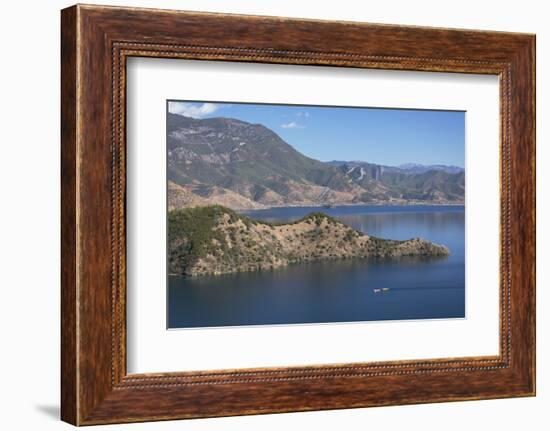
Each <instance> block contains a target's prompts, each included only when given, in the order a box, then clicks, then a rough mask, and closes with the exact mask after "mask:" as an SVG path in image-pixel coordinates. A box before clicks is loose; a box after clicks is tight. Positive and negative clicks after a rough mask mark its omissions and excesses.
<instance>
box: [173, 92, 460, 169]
mask: <svg viewBox="0 0 550 431" xmlns="http://www.w3.org/2000/svg"><path fill="white" fill-rule="evenodd" d="M168 109H169V111H170V112H172V113H177V114H182V115H187V116H190V117H194V118H213V117H230V118H237V119H239V120H243V121H247V122H250V123H260V124H263V125H264V126H266V127H268V128H270V129H272V130H273V131H274V132H276V133H277V134H278V135H279V136H280V137H281V138H282V139H284V140H285V141H286V142H288V143H289V144H290V145H292V146H293V147H294V148H296V149H297V150H298V151H300V152H301V153H303V154H305V155H307V156H309V157H312V158H314V159H317V160H322V161H329V160H360V161H366V162H371V163H377V164H382V165H389V166H396V165H399V164H402V163H421V164H445V165H455V166H460V167H464V144H465V137H464V133H465V113H464V112H462V111H428V110H410V109H376V108H340V107H324V106H323V107H321V106H305V105H271V104H244V103H219V102H180V101H177V102H176V101H169V108H168Z"/></svg>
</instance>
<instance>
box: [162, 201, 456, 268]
mask: <svg viewBox="0 0 550 431" xmlns="http://www.w3.org/2000/svg"><path fill="white" fill-rule="evenodd" d="M168 230H169V232H168V248H169V250H168V255H169V272H170V274H176V275H186V276H192V277H194V276H203V275H219V274H229V273H235V272H244V271H257V270H267V269H275V268H280V267H283V266H286V265H289V264H292V263H297V262H310V261H318V260H325V259H347V258H365V257H381V258H397V257H401V256H446V255H448V254H449V250H448V249H447V247H445V246H443V245H438V244H434V243H432V242H429V241H426V240H424V239H420V238H413V239H409V240H405V241H397V240H389V239H382V238H377V237H374V236H370V235H365V234H363V233H361V232H359V231H356V230H355V229H353V228H351V227H349V226H347V225H345V224H343V223H342V222H340V221H338V220H336V219H334V218H332V217H330V216H328V215H326V214H324V213H321V212H315V213H311V214H309V215H307V216H305V217H303V218H301V219H300V220H297V221H294V222H290V223H285V224H271V223H267V222H263V221H258V220H255V219H252V218H249V217H246V216H243V215H241V214H238V213H237V212H235V211H233V210H231V209H229V208H226V207H223V206H220V205H212V206H196V207H191V208H184V209H177V210H172V211H170V212H169V215H168Z"/></svg>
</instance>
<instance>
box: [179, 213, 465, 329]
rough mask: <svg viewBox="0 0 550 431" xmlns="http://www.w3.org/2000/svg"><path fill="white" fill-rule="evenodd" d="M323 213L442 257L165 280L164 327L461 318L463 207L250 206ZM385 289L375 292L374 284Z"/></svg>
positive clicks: (280, 216)
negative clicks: (440, 251) (440, 247)
mask: <svg viewBox="0 0 550 431" xmlns="http://www.w3.org/2000/svg"><path fill="white" fill-rule="evenodd" d="M313 211H322V212H324V213H326V214H328V215H331V216H333V217H336V218H338V219H339V220H341V221H342V222H343V223H345V224H347V225H349V226H352V227H354V228H355V229H357V230H360V231H362V232H364V233H367V234H370V235H374V236H378V237H382V238H391V239H408V238H412V237H421V238H425V239H428V240H430V241H433V242H436V243H438V244H444V245H446V246H447V247H448V248H449V249H450V252H451V254H450V255H449V256H448V257H445V258H426V257H408V258H401V259H351V260H336V261H325V262H315V263H304V264H294V265H290V266H287V267H285V268H280V269H276V270H273V271H261V272H252V273H239V274H231V275H223V276H211V277H197V278H187V277H178V276H170V277H169V280H168V327H169V328H196V327H213V326H236V325H265V324H294V323H329V322H357V321H373V320H404V319H435V318H460V317H464V311H465V305H464V304H465V295H464V269H465V266H464V233H465V231H464V207H463V206H345V207H334V208H316V207H297V208H273V209H268V210H258V211H249V212H246V213H244V214H246V215H248V216H250V217H253V218H257V219H261V220H267V221H272V222H273V221H277V222H281V221H291V220H296V219H299V218H301V217H303V216H304V215H306V214H309V213H310V212H313ZM381 288H389V290H388V291H387V292H378V293H375V291H374V289H381Z"/></svg>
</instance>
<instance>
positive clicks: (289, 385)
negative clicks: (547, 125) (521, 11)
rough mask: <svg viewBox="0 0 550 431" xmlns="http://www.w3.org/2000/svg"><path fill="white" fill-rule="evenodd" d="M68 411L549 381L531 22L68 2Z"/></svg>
mask: <svg viewBox="0 0 550 431" xmlns="http://www.w3.org/2000/svg"><path fill="white" fill-rule="evenodd" d="M61 45H62V46H61V48H62V64H61V71H62V94H61V102H62V103H61V107H62V112H61V117H62V153H61V162H62V184H61V189H62V286H61V290H62V328H61V329H62V334H61V335H62V337H61V338H62V345H61V350H62V364H61V366H62V382H61V386H62V390H61V393H62V400H61V414H62V419H63V420H65V421H67V422H69V423H72V424H75V425H92V424H106V423H119V422H139V421H153V420H167V419H180V418H199V417H213V416H229V415H241V414H259V413H274V412H290V411H307V410H321V409H340V408H353V407H370V406H382V405H396V404H413V403H430V402H442V401H456V400H475V399H490V398H503V397H519V396H533V395H534V394H535V108H534V100H535V77H534V73H535V72H534V71H535V36H534V35H530V34H517V33H504V32H502V33H501V32H487V31H472V30H451V29H436V28H422V27H403V26H391V25H378V24H366V23H353V22H331V21H315V20H298V19H287V18H278V17H255V16H242V15H222V14H212V13H197V12H179V11H167V10H149V9H134V8H119V7H104V6H93V5H86V6H83V5H77V6H73V7H70V8H68V9H65V10H63V11H62V27H61Z"/></svg>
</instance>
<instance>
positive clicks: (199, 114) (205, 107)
mask: <svg viewBox="0 0 550 431" xmlns="http://www.w3.org/2000/svg"><path fill="white" fill-rule="evenodd" d="M219 108H220V106H219V105H216V104H215V103H189V102H168V112H170V113H171V114H179V115H185V116H186V117H193V118H203V117H205V116H206V115H208V114H212V113H214V112H216V111H217V110H218V109H219Z"/></svg>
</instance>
